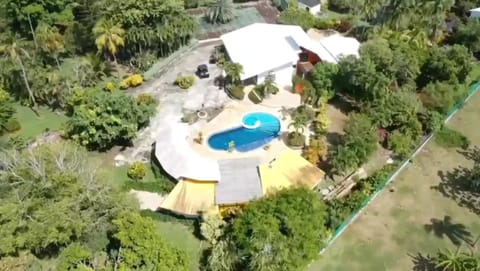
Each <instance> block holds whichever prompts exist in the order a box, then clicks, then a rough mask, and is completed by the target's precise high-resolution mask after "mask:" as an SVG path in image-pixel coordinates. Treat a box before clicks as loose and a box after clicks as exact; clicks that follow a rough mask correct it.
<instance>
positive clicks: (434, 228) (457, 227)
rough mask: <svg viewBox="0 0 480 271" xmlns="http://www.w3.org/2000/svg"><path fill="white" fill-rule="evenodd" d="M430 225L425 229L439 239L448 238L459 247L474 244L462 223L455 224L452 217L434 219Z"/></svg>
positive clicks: (425, 226) (426, 225)
mask: <svg viewBox="0 0 480 271" xmlns="http://www.w3.org/2000/svg"><path fill="white" fill-rule="evenodd" d="M430 221H431V223H430V224H425V225H424V229H425V231H427V232H428V233H433V234H435V236H437V237H439V238H444V237H447V238H448V239H449V240H450V241H451V242H452V243H453V244H454V245H456V246H459V245H461V244H462V243H463V242H465V243H467V244H471V243H472V234H471V233H470V232H469V231H468V230H467V227H466V226H465V225H464V224H462V223H453V221H452V218H451V217H450V216H448V215H447V216H445V217H444V218H443V219H437V218H432V219H430Z"/></svg>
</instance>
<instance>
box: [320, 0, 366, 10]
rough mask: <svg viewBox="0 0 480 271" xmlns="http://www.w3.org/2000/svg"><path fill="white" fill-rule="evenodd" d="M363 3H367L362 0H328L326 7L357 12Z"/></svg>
mask: <svg viewBox="0 0 480 271" xmlns="http://www.w3.org/2000/svg"><path fill="white" fill-rule="evenodd" d="M363 5H367V4H366V3H365V1H362V0H330V1H329V2H328V8H329V9H331V10H334V11H338V12H342V13H356V12H359V11H360V10H361V8H362V6H363Z"/></svg>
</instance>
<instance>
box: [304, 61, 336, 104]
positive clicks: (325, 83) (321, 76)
mask: <svg viewBox="0 0 480 271" xmlns="http://www.w3.org/2000/svg"><path fill="white" fill-rule="evenodd" d="M337 73H338V66H337V65H336V64H332V63H327V62H320V63H317V64H316V65H315V67H314V69H313V70H312V71H311V72H310V74H309V77H308V81H310V82H311V83H312V86H313V88H314V90H315V91H314V92H312V91H311V92H310V93H309V94H308V95H309V97H307V98H306V99H305V100H306V101H307V102H308V103H310V104H313V105H317V103H318V102H319V99H320V97H322V96H324V97H326V98H328V99H330V98H333V96H334V95H335V92H334V91H335V90H334V84H335V77H336V76H337Z"/></svg>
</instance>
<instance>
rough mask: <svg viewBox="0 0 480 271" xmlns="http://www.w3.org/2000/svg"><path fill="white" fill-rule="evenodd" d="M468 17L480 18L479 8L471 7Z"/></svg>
mask: <svg viewBox="0 0 480 271" xmlns="http://www.w3.org/2000/svg"><path fill="white" fill-rule="evenodd" d="M470 18H480V8H474V9H471V10H470Z"/></svg>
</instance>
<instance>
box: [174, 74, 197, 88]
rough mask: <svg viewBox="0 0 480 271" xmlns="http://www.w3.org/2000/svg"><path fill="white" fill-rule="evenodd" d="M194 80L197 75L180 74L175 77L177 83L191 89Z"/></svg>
mask: <svg viewBox="0 0 480 271" xmlns="http://www.w3.org/2000/svg"><path fill="white" fill-rule="evenodd" d="M194 82H195V77H194V76H193V75H187V76H178V77H177V78H176V79H175V85H177V86H179V87H180V88H182V89H189V88H190V87H191V86H193V83H194Z"/></svg>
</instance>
